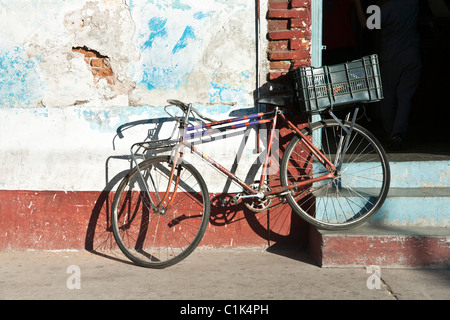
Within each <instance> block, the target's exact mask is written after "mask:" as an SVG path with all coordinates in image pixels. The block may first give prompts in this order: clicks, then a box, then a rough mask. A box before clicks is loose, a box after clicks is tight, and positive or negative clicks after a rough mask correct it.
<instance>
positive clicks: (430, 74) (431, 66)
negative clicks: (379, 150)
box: [323, 0, 450, 157]
mask: <svg viewBox="0 0 450 320" xmlns="http://www.w3.org/2000/svg"><path fill="white" fill-rule="evenodd" d="M327 2H329V0H323V5H324V10H325V6H326V3H327ZM382 2H383V1H376V0H361V4H362V6H363V10H364V12H365V11H366V8H367V7H368V6H369V5H373V4H376V5H381V4H382ZM419 4H420V17H419V26H418V27H419V33H420V52H421V59H422V74H421V80H420V84H419V87H418V89H417V91H416V93H415V96H414V99H413V105H412V109H411V114H410V119H409V129H408V134H407V137H406V140H405V143H404V148H403V150H402V151H401V152H402V153H427V154H436V155H440V156H442V155H448V156H449V157H450V122H449V121H450V112H449V109H450V99H449V95H450V59H449V58H450V55H449V53H450V0H420V1H419ZM351 19H352V20H351V21H352V28H353V32H354V34H355V38H356V41H357V45H358V48H357V56H358V57H362V56H364V55H368V54H372V53H378V54H379V52H380V41H381V31H380V30H367V29H362V28H361V27H360V25H359V22H358V19H357V16H356V13H355V11H353V14H352V18H351ZM323 27H324V28H323V29H324V32H326V30H327V16H326V14H325V12H324V16H323ZM324 38H325V35H324ZM327 54H329V52H326V51H324V53H323V57H324V64H326V61H327ZM350 58H351V57H350ZM348 60H350V59H348ZM379 109H380V105H376V104H374V105H370V110H368V115H369V118H370V121H367V120H365V121H367V122H366V123H365V124H364V125H365V126H369V127H370V128H369V129H370V130H371V131H372V132H374V133H375V134H376V135H377V137H378V138H379V139H380V141H384V142H386V141H385V140H386V139H385V136H384V133H383V132H382V130H380V128H381V120H380V116H379V114H380V110H379ZM363 121H364V120H363Z"/></svg>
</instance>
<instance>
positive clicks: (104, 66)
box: [72, 47, 114, 84]
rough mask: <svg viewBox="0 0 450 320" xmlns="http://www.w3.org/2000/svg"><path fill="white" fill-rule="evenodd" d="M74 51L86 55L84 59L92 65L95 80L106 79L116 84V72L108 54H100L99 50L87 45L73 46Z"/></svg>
mask: <svg viewBox="0 0 450 320" xmlns="http://www.w3.org/2000/svg"><path fill="white" fill-rule="evenodd" d="M72 51H73V52H78V53H81V54H83V55H84V61H86V63H87V64H88V65H89V66H90V68H91V72H92V75H93V76H94V80H95V81H96V82H97V81H98V79H99V78H100V79H106V81H107V82H108V83H109V84H114V72H113V70H112V69H111V66H110V64H109V59H108V57H107V56H104V55H102V54H100V53H99V52H98V51H95V50H92V49H89V48H87V47H75V48H72Z"/></svg>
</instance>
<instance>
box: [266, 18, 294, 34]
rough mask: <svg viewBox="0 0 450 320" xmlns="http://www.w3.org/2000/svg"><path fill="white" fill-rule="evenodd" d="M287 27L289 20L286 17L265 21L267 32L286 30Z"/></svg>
mask: <svg viewBox="0 0 450 320" xmlns="http://www.w3.org/2000/svg"><path fill="white" fill-rule="evenodd" d="M288 28H289V20H286V19H280V20H269V21H268V22H267V30H268V31H269V32H272V31H280V30H287V29H288Z"/></svg>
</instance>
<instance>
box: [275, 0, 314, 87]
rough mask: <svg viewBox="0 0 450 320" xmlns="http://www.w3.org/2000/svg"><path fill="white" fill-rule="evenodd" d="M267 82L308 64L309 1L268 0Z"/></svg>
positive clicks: (309, 62)
mask: <svg viewBox="0 0 450 320" xmlns="http://www.w3.org/2000/svg"><path fill="white" fill-rule="evenodd" d="M267 21H268V26H267V30H268V34H267V37H268V40H269V44H268V59H269V75H268V80H269V81H271V80H276V79H278V78H280V77H281V76H283V75H285V74H286V73H287V72H288V71H289V70H291V69H294V68H297V67H300V66H307V65H311V0H268V12H267Z"/></svg>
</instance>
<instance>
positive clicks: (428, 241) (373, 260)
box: [308, 224, 450, 268]
mask: <svg viewBox="0 0 450 320" xmlns="http://www.w3.org/2000/svg"><path fill="white" fill-rule="evenodd" d="M309 237H310V239H309V242H308V243H309V250H310V252H311V254H312V256H313V257H314V259H315V260H316V262H317V263H318V264H319V265H320V266H321V267H361V266H370V265H376V266H380V267H381V266H382V267H436V268H448V267H450V228H442V227H441V228H438V227H432V228H430V227H404V226H379V225H373V224H365V225H363V226H360V227H357V228H354V229H351V230H346V231H324V230H317V229H315V228H313V227H311V229H310V232H309Z"/></svg>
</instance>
